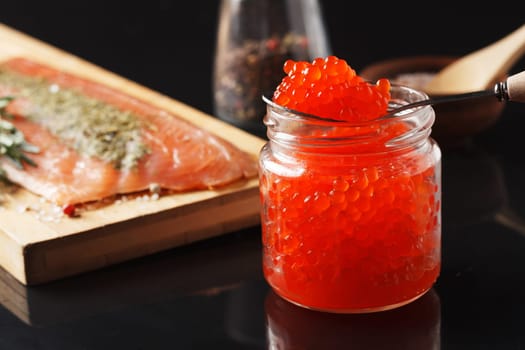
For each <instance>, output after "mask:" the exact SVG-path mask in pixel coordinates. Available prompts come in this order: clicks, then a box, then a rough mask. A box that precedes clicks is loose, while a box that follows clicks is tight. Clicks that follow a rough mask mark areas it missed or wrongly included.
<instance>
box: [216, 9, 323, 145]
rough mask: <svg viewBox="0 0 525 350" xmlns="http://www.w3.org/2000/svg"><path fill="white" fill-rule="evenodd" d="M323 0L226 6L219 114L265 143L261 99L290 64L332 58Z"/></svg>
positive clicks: (220, 41)
mask: <svg viewBox="0 0 525 350" xmlns="http://www.w3.org/2000/svg"><path fill="white" fill-rule="evenodd" d="M321 10H322V9H321V7H320V4H319V1H318V0H221V4H220V8H219V18H218V31H217V41H216V49H215V61H214V67H213V68H214V71H213V98H214V114H215V115H216V116H217V117H218V118H220V119H222V120H224V121H227V122H228V123H230V124H233V125H235V126H237V127H240V128H242V129H244V130H246V131H248V132H250V133H253V134H255V135H258V136H261V137H265V134H266V127H265V126H264V124H263V121H262V120H263V117H264V115H265V113H266V106H265V103H264V102H263V100H262V96H263V95H265V96H268V97H271V95H272V93H273V91H274V89H275V87H276V86H277V85H278V84H279V83H280V82H281V80H282V78H283V77H284V75H285V73H284V72H283V64H284V62H285V61H286V60H287V59H294V60H304V61H311V60H313V59H314V58H316V57H323V56H327V55H330V54H331V48H330V44H329V40H328V37H327V33H326V28H325V24H324V20H323V15H322V12H321Z"/></svg>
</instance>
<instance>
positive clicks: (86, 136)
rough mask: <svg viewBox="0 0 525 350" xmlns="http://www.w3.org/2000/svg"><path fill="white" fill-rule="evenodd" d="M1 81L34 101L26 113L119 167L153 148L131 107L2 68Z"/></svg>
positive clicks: (131, 163)
mask: <svg viewBox="0 0 525 350" xmlns="http://www.w3.org/2000/svg"><path fill="white" fill-rule="evenodd" d="M0 84H1V85H6V86H11V87H13V89H15V90H16V91H17V92H16V95H17V96H21V97H23V98H25V99H28V100H29V101H31V103H30V104H24V107H23V108H24V110H23V111H21V112H22V114H23V115H24V116H25V117H26V118H28V119H30V120H31V121H33V122H35V123H39V124H40V125H43V126H44V127H46V128H47V129H48V130H49V131H50V132H51V133H53V134H54V135H56V136H57V137H59V138H60V139H62V140H63V141H64V142H65V143H66V144H67V145H68V146H70V147H72V148H73V149H75V150H76V151H77V152H79V153H81V154H84V155H87V156H93V157H97V158H100V159H102V160H104V161H106V162H109V163H111V164H112V165H113V166H114V167H115V168H117V169H130V168H133V167H134V166H136V165H137V162H138V161H139V159H141V158H142V157H143V156H144V155H145V154H147V153H148V152H149V150H148V148H147V146H146V145H145V144H144V143H143V142H142V139H141V137H140V129H141V128H142V127H143V125H142V122H141V120H140V119H139V118H138V116H136V115H135V114H134V113H132V112H130V111H125V110H121V109H119V108H117V107H115V106H112V105H110V104H108V103H106V102H104V101H100V100H97V99H95V98H91V97H89V96H86V95H84V94H82V93H80V92H78V91H75V90H73V89H67V88H62V87H60V86H58V85H56V84H53V83H50V82H49V81H47V80H45V79H42V78H37V77H30V76H25V75H22V74H18V73H16V72H13V71H9V70H0Z"/></svg>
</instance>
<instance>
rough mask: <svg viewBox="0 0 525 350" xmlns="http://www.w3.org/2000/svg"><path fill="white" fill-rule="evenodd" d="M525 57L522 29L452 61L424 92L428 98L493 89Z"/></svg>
mask: <svg viewBox="0 0 525 350" xmlns="http://www.w3.org/2000/svg"><path fill="white" fill-rule="evenodd" d="M523 53H525V25H522V26H521V27H519V28H518V29H516V30H514V31H513V32H512V33H510V34H508V35H507V36H505V37H504V38H502V39H500V40H498V41H496V42H494V43H493V44H491V45H489V46H486V47H484V48H482V49H480V50H477V51H474V52H472V53H470V54H468V55H466V56H463V57H462V58H460V59H458V60H456V61H454V62H453V63H451V64H450V65H448V66H446V67H445V68H443V69H442V70H441V71H439V72H438V73H437V74H436V75H435V76H434V77H433V78H432V80H430V81H429V82H428V83H427V84H426V85H425V86H424V88H423V90H424V91H425V92H426V93H427V94H429V95H448V94H457V93H464V92H468V91H478V90H484V89H487V88H490V87H492V85H493V84H494V83H495V82H496V79H498V77H501V76H502V75H505V74H506V73H508V71H509V69H510V68H512V66H513V65H514V64H515V63H516V62H517V61H518V59H519V58H520V57H521V56H522V55H523Z"/></svg>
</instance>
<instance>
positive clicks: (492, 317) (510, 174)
mask: <svg viewBox="0 0 525 350" xmlns="http://www.w3.org/2000/svg"><path fill="white" fill-rule="evenodd" d="M436 4H437V3H436ZM436 4H433V3H428V2H427V3H426V5H425V7H426V8H425V9H422V10H420V12H418V9H417V7H416V10H415V11H416V12H415V13H414V12H410V13H407V12H406V11H408V8H405V7H403V6H404V5H401V4H395V5H394V4H393V5H382V6H383V7H381V8H380V7H379V6H377V4H376V3H375V2H374V3H373V4H372V3H370V4H359V5H355V6H356V7H355V8H354V9H353V10H350V9H346V10H345V11H341V9H340V6H342V2H340V1H324V2H323V5H324V7H323V8H324V11H325V17H326V22H327V25H328V29H329V34H330V39H331V43H332V48H333V51H334V53H335V54H337V55H338V56H341V57H345V58H347V60H348V62H349V63H350V64H351V65H352V66H354V68H356V69H359V68H361V67H363V66H364V65H366V64H367V63H370V62H372V61H376V60H380V59H384V58H389V57H395V56H402V55H413V54H433V53H436V54H451V55H461V54H465V53H468V52H470V51H471V50H474V49H477V48H479V47H481V46H483V45H486V44H488V43H490V42H492V41H494V40H496V39H498V38H499V37H502V36H503V35H506V34H507V33H508V32H510V31H511V30H513V29H515V28H516V27H518V26H519V25H521V24H522V22H521V21H522V16H521V15H520V13H519V11H512V9H510V8H509V7H508V6H507V7H502V6H499V7H498V6H487V7H486V8H485V7H483V6H481V5H480V8H478V9H477V10H476V11H474V12H473V11H467V10H464V11H465V12H462V11H463V10H461V9H459V10H458V9H456V8H447V7H446V6H444V5H443V3H442V2H440V3H439V4H440V6H437V5H436ZM427 5H428V6H427ZM492 5H493V4H492ZM350 6H352V5H350ZM217 8H218V2H217V1H212V0H210V1H201V2H187V3H186V2H185V7H183V6H182V2H178V1H174V0H173V1H168V0H158V1H149V2H147V3H145V2H140V3H138V4H135V3H127V2H120V4H118V3H117V2H112V3H110V2H109V1H107V2H101V1H90V2H88V1H86V2H75V1H70V2H53V1H47V2H37V1H34V2H32V1H27V0H26V1H23V0H19V1H12V2H4V3H2V5H1V6H0V22H2V23H4V24H7V25H10V26H12V27H14V28H16V29H19V30H22V31H24V32H26V33H28V34H30V35H33V36H35V37H37V38H39V39H41V40H44V41H46V42H48V43H51V44H53V45H55V46H58V47H60V48H62V49H64V50H66V51H69V52H72V53H74V54H76V55H78V56H81V57H82V58H85V59H87V60H89V61H92V62H93V63H95V64H98V65H100V66H102V67H104V68H107V69H109V70H112V71H114V72H115V73H117V74H120V75H123V76H125V77H126V78H129V79H132V80H134V81H137V82H138V83H140V84H143V85H145V86H147V87H150V88H153V89H155V90H157V91H160V92H162V93H164V94H166V95H168V96H171V97H173V98H176V99H178V100H180V101H183V102H185V103H188V104H189V105H192V106H194V107H197V108H199V109H201V110H203V111H204V112H207V113H212V102H211V101H212V99H211V70H212V61H213V52H214V43H215V28H216V23H217V21H216V13H217ZM411 9H412V11H414V8H413V7H412V8H411ZM394 15H398V16H400V17H398V18H396V19H395V20H394V19H393V18H394V17H393V16H394ZM370 18H372V19H373V20H372V21H371V20H370ZM466 23H468V25H467V24H466ZM423 39H425V40H423ZM523 67H525V65H524V64H523V63H519V64H518V65H517V68H521V69H523ZM524 127H525V105H516V104H509V105H507V106H506V108H505V111H504V114H503V116H502V118H501V120H500V121H499V122H498V123H497V124H496V125H494V127H492V128H491V129H489V130H487V131H486V132H483V133H482V134H479V135H476V136H475V137H474V138H472V139H469V140H466V141H465V143H464V144H463V145H462V146H460V147H454V148H447V147H444V148H443V249H442V250H443V266H442V272H441V275H440V277H439V279H438V282H437V283H436V285H435V287H434V288H433V289H432V290H431V291H430V292H429V293H427V294H426V295H425V296H424V297H422V298H421V299H419V300H417V301H416V302H414V303H412V304H409V305H407V306H406V307H403V308H400V309H397V310H392V311H388V312H383V313H378V314H371V315H330V314H322V313H316V312H312V311H308V310H304V309H300V308H298V307H295V306H293V305H290V304H288V303H286V302H285V301H283V300H281V299H279V298H278V297H276V296H275V295H274V294H273V293H272V292H271V291H270V290H269V288H268V286H267V285H266V283H265V282H264V280H263V278H262V274H261V261H260V258H261V256H260V248H261V246H260V228H259V227H253V228H250V229H246V230H242V231H239V232H232V233H231V234H228V235H224V236H222V237H218V238H214V239H210V240H206V241H202V242H198V243H195V244H192V245H190V246H185V247H180V248H176V249H172V250H169V251H166V252H162V253H159V254H155V255H153V256H149V257H145V258H141V259H137V260H134V261H130V262H126V263H123V264H120V265H116V266H113V267H110V268H107V269H104V270H99V271H94V272H90V273H86V274H83V275H80V276H77V277H73V278H68V279H64V280H61V281H57V282H53V283H49V284H46V285H41V286H35V287H30V288H26V287H24V286H22V285H20V284H19V283H18V282H16V281H15V280H14V279H13V278H12V277H11V276H10V275H8V274H6V273H0V303H1V306H0V349H15V350H16V349H23V350H25V349H72V350H76V349H524V348H525V332H524V331H523V325H524V324H525V301H524V296H525V181H524V179H525V157H524V156H523V152H524V150H525V148H524V146H523V134H524V133H523V128H524Z"/></svg>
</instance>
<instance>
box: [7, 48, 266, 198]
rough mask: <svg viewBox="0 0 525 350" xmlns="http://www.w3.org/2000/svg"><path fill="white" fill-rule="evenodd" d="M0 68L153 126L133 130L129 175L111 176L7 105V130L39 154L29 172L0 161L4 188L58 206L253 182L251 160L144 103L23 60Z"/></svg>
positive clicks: (106, 167)
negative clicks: (135, 152)
mask: <svg viewBox="0 0 525 350" xmlns="http://www.w3.org/2000/svg"><path fill="white" fill-rule="evenodd" d="M3 67H6V68H7V69H11V70H13V71H16V72H18V73H22V74H23V75H27V76H32V77H42V78H44V79H46V80H47V81H49V83H50V84H57V85H59V86H60V87H61V88H72V89H76V90H77V91H80V92H82V93H83V94H85V95H86V96H89V97H92V98H96V99H99V100H103V101H105V102H107V103H109V104H111V105H113V106H116V107H118V108H120V109H122V110H130V111H132V112H133V113H135V114H136V115H137V116H138V117H140V118H141V119H142V120H144V121H147V123H148V125H152V126H153V127H149V128H143V129H141V137H142V141H143V142H144V143H145V144H146V145H147V146H148V148H149V150H150V152H149V153H148V154H146V155H145V156H143V157H142V158H141V159H140V160H139V162H138V165H137V166H136V167H135V168H132V169H129V170H118V169H116V168H115V167H114V166H113V165H112V164H110V163H108V162H105V161H102V160H100V159H97V158H93V157H88V156H85V155H81V154H80V153H78V152H77V151H75V150H74V149H72V148H70V147H68V146H67V145H66V144H65V143H64V142H63V140H61V139H59V138H58V137H57V136H55V135H54V134H52V133H51V132H50V131H48V130H47V129H46V128H45V127H44V126H43V125H40V124H38V123H36V122H33V121H30V120H29V119H26V118H25V117H24V116H23V115H20V110H23V109H22V108H18V107H19V106H20V105H21V104H23V103H31V101H17V100H16V97H15V101H14V102H12V103H11V105H10V112H11V113H13V114H15V118H14V119H13V121H12V122H13V124H15V126H16V127H17V128H18V129H19V130H21V131H22V132H23V133H24V135H25V138H26V140H27V141H28V142H29V143H31V144H34V145H36V146H37V147H39V149H40V151H39V153H37V154H28V156H29V157H30V158H31V159H32V160H33V161H34V162H35V163H36V164H37V166H36V167H32V166H30V165H25V166H24V168H23V169H19V168H17V167H16V166H14V165H13V164H11V163H10V162H9V161H8V160H6V159H0V166H1V167H3V168H4V170H5V171H6V172H7V175H8V178H9V179H10V180H11V181H12V182H14V183H17V184H19V185H20V186H22V187H24V188H26V189H27V190H29V191H31V192H33V193H35V194H38V195H40V196H42V197H45V198H46V199H48V200H49V201H52V202H54V203H56V204H58V205H65V204H78V203H85V202H91V201H96V200H100V199H103V198H106V197H110V196H113V195H115V194H125V193H132V192H138V191H142V190H147V189H148V188H149V187H150V186H151V185H152V184H154V185H158V186H160V187H161V188H164V189H169V190H173V191H188V190H197V189H210V188H218V187H220V186H224V185H228V184H231V183H233V182H235V181H238V180H241V179H245V178H251V177H254V176H255V175H256V174H257V165H256V160H255V159H254V157H253V156H252V155H250V154H248V153H247V152H244V151H242V150H240V149H239V148H237V147H236V146H235V145H233V144H232V143H230V142H228V141H226V140H224V139H222V138H220V137H217V136H215V135H213V134H211V133H209V132H207V131H205V130H203V129H201V128H199V127H197V126H195V125H193V124H191V123H190V122H188V121H186V120H184V119H181V118H177V117H176V116H174V115H171V114H168V113H167V112H165V111H162V110H160V109H158V108H156V107H155V106H153V105H150V104H148V103H146V102H143V101H140V100H138V99H136V98H133V97H130V96H128V95H126V94H124V93H122V92H119V91H116V90H114V89H111V88H109V87H107V86H104V85H101V84H98V83H95V82H93V81H89V80H86V79H83V78H80V77H77V76H74V75H71V74H68V73H64V72H61V71H58V70H56V69H54V68H51V67H48V66H45V65H42V64H40V63H37V62H33V61H30V60H27V59H24V58H15V59H12V60H9V61H7V62H5V63H4V64H3ZM9 91H10V88H9V87H5V86H4V87H0V96H1V95H6V94H8V93H9ZM17 103H18V104H17Z"/></svg>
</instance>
